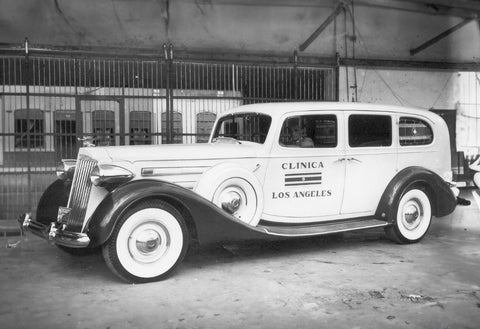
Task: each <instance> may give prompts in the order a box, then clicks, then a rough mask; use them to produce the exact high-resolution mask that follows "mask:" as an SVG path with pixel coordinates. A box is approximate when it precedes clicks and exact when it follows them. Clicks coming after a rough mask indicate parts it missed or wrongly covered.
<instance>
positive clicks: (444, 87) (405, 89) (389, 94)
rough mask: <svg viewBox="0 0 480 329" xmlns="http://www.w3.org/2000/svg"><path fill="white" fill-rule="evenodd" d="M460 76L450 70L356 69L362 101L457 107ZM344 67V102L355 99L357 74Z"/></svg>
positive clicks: (342, 83)
mask: <svg viewBox="0 0 480 329" xmlns="http://www.w3.org/2000/svg"><path fill="white" fill-rule="evenodd" d="M459 79H460V76H459V74H458V73H457V72H449V71H412V70H386V69H374V68H371V69H356V84H357V88H358V89H357V96H358V101H359V102H366V103H380V104H392V105H400V106H413V107H420V108H424V109H432V108H433V109H447V110H455V109H456V108H457V104H458V102H459V100H460V82H459ZM348 85H349V86H350V88H347V69H346V68H345V67H342V68H340V80H339V87H340V101H352V100H355V89H354V88H352V87H353V86H354V85H355V73H354V70H353V69H352V68H349V70H348Z"/></svg>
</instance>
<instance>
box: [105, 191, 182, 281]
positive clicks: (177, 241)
mask: <svg viewBox="0 0 480 329" xmlns="http://www.w3.org/2000/svg"><path fill="white" fill-rule="evenodd" d="M187 247H188V230H187V226H186V224H185V220H184V219H183V216H182V215H181V214H180V212H179V211H178V210H177V209H175V208H174V207H173V206H171V205H170V204H168V203H166V202H164V201H160V200H149V201H145V202H142V203H140V204H138V205H137V206H135V207H133V208H132V209H130V210H129V211H127V212H126V214H125V215H124V216H122V218H121V219H120V221H119V222H118V223H117V225H116V226H115V229H114V230H113V233H112V236H111V237H110V239H109V240H108V241H107V242H106V243H105V245H104V246H103V248H102V249H103V257H104V258H105V262H106V263H107V265H108V267H109V268H110V269H111V270H112V272H113V273H115V274H116V275H117V276H118V277H120V278H121V279H123V280H125V281H128V282H136V283H137V282H138V283H141V282H151V281H157V280H161V279H164V278H166V277H167V276H168V275H169V274H170V273H171V272H172V271H173V270H174V269H175V267H176V266H177V265H178V264H179V263H180V262H181V261H182V259H183V257H184V256H185V253H186V250H187Z"/></svg>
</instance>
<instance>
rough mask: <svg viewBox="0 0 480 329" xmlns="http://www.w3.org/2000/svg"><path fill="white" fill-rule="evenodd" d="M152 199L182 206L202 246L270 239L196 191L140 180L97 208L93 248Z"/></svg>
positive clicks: (89, 226)
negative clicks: (126, 215)
mask: <svg viewBox="0 0 480 329" xmlns="http://www.w3.org/2000/svg"><path fill="white" fill-rule="evenodd" d="M150 198H159V199H162V200H165V201H167V202H170V203H171V204H172V205H173V206H175V207H180V208H181V209H179V210H180V212H181V213H182V214H184V215H186V217H187V218H185V219H186V220H187V222H188V221H191V222H190V224H193V228H194V229H195V232H194V233H195V236H196V239H197V240H198V242H199V243H207V242H218V241H232V240H245V239H258V238H263V239H265V237H266V236H268V235H267V234H265V233H264V232H263V231H261V230H259V229H257V228H255V227H252V226H249V225H247V224H245V223H243V222H241V221H239V220H238V219H236V218H235V217H233V216H231V215H229V214H228V213H227V212H225V211H224V210H222V209H220V208H219V207H217V206H216V205H214V204H213V203H211V202H210V201H208V200H206V199H204V198H203V197H201V196H199V195H198V194H196V193H195V192H192V191H190V190H187V189H185V188H183V187H180V186H178V185H175V184H172V183H168V182H164V181H157V180H137V181H133V182H130V183H127V184H124V185H122V186H120V187H118V188H116V189H114V190H113V191H112V192H111V193H109V194H108V195H107V196H106V197H105V199H104V200H103V201H102V202H101V203H100V205H99V206H98V207H97V209H96V210H95V212H94V214H93V215H92V217H91V218H90V220H89V223H88V224H87V234H88V236H89V238H90V241H91V244H90V246H91V247H95V246H99V245H102V244H104V243H105V242H106V241H107V240H108V239H109V238H110V236H111V234H112V232H113V230H114V228H115V225H116V223H117V222H118V221H119V220H120V218H122V215H123V214H124V213H125V212H126V211H127V209H129V208H130V207H133V206H135V204H137V203H138V202H140V201H142V200H145V199H150ZM191 233H192V232H191Z"/></svg>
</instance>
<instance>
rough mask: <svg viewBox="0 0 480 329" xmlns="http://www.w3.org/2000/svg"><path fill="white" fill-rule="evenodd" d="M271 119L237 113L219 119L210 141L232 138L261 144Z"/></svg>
mask: <svg viewBox="0 0 480 329" xmlns="http://www.w3.org/2000/svg"><path fill="white" fill-rule="evenodd" d="M271 123H272V118H271V117H269V116H268V115H265V114H259V113H238V114H232V115H227V116H225V117H223V118H221V119H220V120H219V121H218V123H217V126H216V127H215V133H214V134H213V138H212V141H213V142H215V141H217V140H218V139H219V138H225V137H226V138H234V139H236V140H237V141H247V142H255V143H260V144H263V143H264V142H265V139H266V138H267V134H268V130H269V129H270V124H271Z"/></svg>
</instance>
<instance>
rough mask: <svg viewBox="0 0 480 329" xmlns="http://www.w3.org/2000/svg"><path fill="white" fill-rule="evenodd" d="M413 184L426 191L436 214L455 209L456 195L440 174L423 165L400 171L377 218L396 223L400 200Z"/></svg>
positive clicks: (377, 211) (386, 193)
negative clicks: (397, 207)
mask: <svg viewBox="0 0 480 329" xmlns="http://www.w3.org/2000/svg"><path fill="white" fill-rule="evenodd" d="M413 186H417V187H419V188H422V189H424V190H425V191H426V193H427V194H428V196H429V198H430V200H431V202H432V212H433V215H434V216H437V217H441V216H445V215H448V214H449V213H451V212H452V211H453V210H454V209H455V206H456V204H457V200H456V198H455V195H454V194H453V192H452V190H451V189H450V187H449V186H448V185H447V183H446V182H445V181H444V180H443V179H442V178H441V177H440V176H439V175H437V174H436V173H434V172H432V171H430V170H427V169H425V168H422V167H408V168H405V169H403V170H402V171H400V172H399V173H398V174H397V175H396V176H395V177H394V178H393V179H392V180H391V182H390V183H389V184H388V186H387V188H386V189H385V191H384V193H383V195H382V198H381V199H380V203H379V205H378V207H377V210H376V213H375V216H376V218H379V219H385V220H387V221H388V222H390V223H394V221H395V220H396V212H397V210H396V206H397V204H398V201H399V200H400V198H401V196H402V195H403V194H404V193H405V192H406V191H407V190H408V189H410V188H411V187H413Z"/></svg>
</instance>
